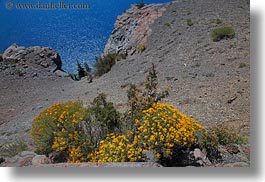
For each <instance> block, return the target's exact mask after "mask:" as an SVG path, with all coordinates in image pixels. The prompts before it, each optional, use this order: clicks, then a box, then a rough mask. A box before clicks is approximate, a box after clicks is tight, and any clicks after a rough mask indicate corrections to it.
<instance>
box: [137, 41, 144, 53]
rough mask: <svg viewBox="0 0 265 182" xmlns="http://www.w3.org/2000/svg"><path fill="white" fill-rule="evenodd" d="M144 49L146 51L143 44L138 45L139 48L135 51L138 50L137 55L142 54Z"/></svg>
mask: <svg viewBox="0 0 265 182" xmlns="http://www.w3.org/2000/svg"><path fill="white" fill-rule="evenodd" d="M145 49H146V46H145V44H144V43H141V44H139V46H138V47H137V50H138V52H139V53H142V52H144V51H145Z"/></svg>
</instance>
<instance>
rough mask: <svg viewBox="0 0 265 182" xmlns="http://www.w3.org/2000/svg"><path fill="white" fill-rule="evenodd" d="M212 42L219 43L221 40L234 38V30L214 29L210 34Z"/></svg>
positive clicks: (230, 28) (225, 27)
mask: <svg viewBox="0 0 265 182" xmlns="http://www.w3.org/2000/svg"><path fill="white" fill-rule="evenodd" d="M211 37H212V40H213V41H220V40H222V39H232V38H234V37H235V30H234V29H233V27H229V26H224V27H221V28H217V29H214V30H213V31H212V33H211Z"/></svg>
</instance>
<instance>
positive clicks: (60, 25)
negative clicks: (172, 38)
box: [0, 0, 169, 72]
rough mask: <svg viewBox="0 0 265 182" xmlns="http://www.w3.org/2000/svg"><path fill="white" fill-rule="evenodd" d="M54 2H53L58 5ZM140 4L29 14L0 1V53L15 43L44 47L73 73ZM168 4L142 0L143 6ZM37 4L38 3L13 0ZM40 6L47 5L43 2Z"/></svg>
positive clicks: (113, 2)
mask: <svg viewBox="0 0 265 182" xmlns="http://www.w3.org/2000/svg"><path fill="white" fill-rule="evenodd" d="M59 1H60V0H53V1H52V2H59ZM139 1H140V0H72V1H70V0H68V1H67V0H64V2H65V3H67V2H70V3H75V2H79V3H89V4H90V9H78V10H73V9H71V10H69V9H68V10H62V9H60V10H58V9H53V10H36V9H34V10H32V9H16V8H13V9H11V10H8V9H6V7H5V4H6V2H7V0H0V22H1V25H0V52H3V51H4V50H5V49H6V48H7V47H8V46H10V45H11V44H13V43H16V44H18V45H21V46H35V45H39V46H47V47H51V48H54V49H56V50H57V51H58V52H59V53H60V55H61V58H62V61H63V69H64V70H66V71H69V72H74V71H75V70H76V61H77V60H78V61H79V62H81V63H84V62H87V63H89V65H90V66H92V65H93V63H94V62H95V57H96V56H99V55H100V54H101V53H102V51H103V48H104V46H105V44H106V42H107V40H108V38H109V36H110V34H111V32H112V30H113V26H114V23H115V20H116V17H117V16H118V15H120V14H122V12H123V11H124V10H125V9H128V8H129V6H130V4H134V3H137V2H139ZM168 1H169V0H145V1H144V2H145V3H159V2H168ZM12 2H13V3H14V4H16V3H17V2H19V3H24V2H30V3H36V2H38V1H37V0H12ZM41 2H50V1H48V0H42V1H41Z"/></svg>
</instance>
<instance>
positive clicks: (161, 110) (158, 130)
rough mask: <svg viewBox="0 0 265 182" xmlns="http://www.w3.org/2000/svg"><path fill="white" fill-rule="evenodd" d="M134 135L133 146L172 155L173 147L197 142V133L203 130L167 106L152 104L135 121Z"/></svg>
mask: <svg viewBox="0 0 265 182" xmlns="http://www.w3.org/2000/svg"><path fill="white" fill-rule="evenodd" d="M135 125H136V135H135V137H134V141H133V144H134V145H135V146H137V147H140V148H142V149H144V150H155V151H156V152H157V154H156V155H157V156H158V158H159V157H160V155H159V154H164V155H165V156H168V155H170V154H172V150H173V147H174V146H176V145H179V146H189V145H191V144H194V143H195V142H196V141H197V135H196V134H197V132H199V131H202V130H204V128H203V126H201V125H200V124H199V123H198V122H197V121H195V120H194V119H192V118H190V117H188V116H186V115H184V114H182V113H181V112H180V111H178V110H177V109H176V108H174V107H173V106H171V105H168V104H162V103H154V104H153V106H152V107H151V108H149V109H147V110H144V111H143V117H142V118H141V119H140V120H137V119H136V120H135Z"/></svg>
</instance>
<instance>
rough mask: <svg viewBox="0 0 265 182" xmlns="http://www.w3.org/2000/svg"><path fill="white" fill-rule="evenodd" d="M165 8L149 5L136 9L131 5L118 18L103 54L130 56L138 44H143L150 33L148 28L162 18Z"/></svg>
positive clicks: (163, 5)
mask: <svg viewBox="0 0 265 182" xmlns="http://www.w3.org/2000/svg"><path fill="white" fill-rule="evenodd" d="M166 6H167V4H150V5H145V6H144V7H142V8H138V7H137V6H135V5H132V6H131V8H130V9H128V10H127V11H126V12H124V13H123V14H122V15H121V16H118V18H117V20H116V22H115V28H114V30H113V32H112V34H111V36H110V38H109V40H108V42H107V44H106V46H105V49H104V53H103V54H104V55H106V54H108V53H119V54H126V55H127V54H128V55H132V54H133V53H134V52H135V51H136V50H137V47H138V46H139V45H140V44H145V42H146V40H147V37H148V36H149V35H150V34H151V32H152V30H151V28H150V26H151V25H152V24H153V23H154V21H155V20H156V19H157V18H158V17H160V16H162V14H163V12H164V11H165V10H166Z"/></svg>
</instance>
